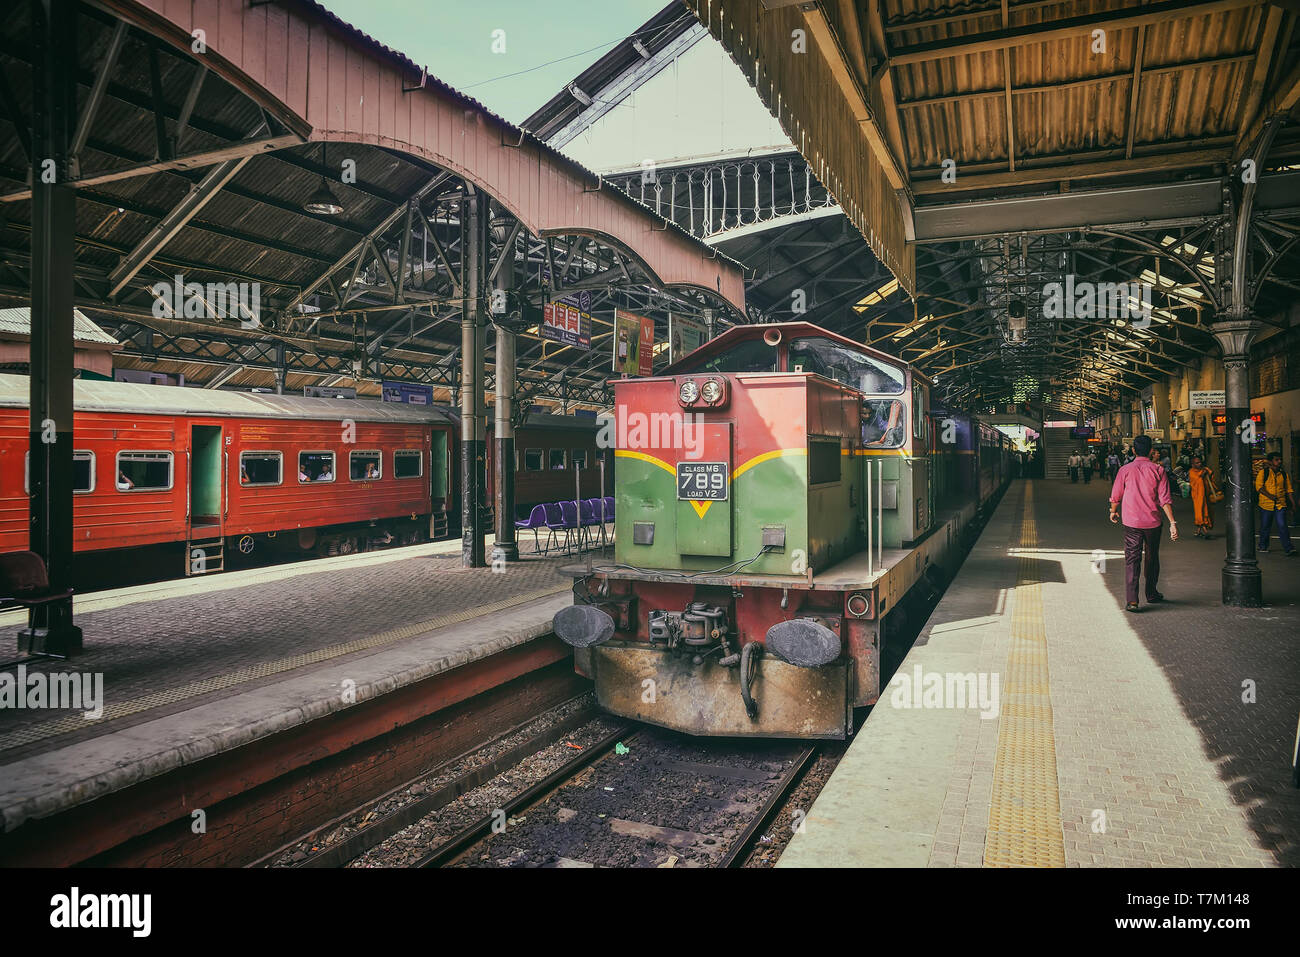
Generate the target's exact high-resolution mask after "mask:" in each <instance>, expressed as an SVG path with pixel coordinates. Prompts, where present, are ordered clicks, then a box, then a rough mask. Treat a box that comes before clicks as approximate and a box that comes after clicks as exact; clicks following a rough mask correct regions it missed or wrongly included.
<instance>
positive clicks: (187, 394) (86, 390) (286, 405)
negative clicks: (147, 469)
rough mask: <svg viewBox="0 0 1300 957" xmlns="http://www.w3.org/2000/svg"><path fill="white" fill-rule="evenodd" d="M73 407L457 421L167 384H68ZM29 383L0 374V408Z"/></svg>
mask: <svg viewBox="0 0 1300 957" xmlns="http://www.w3.org/2000/svg"><path fill="white" fill-rule="evenodd" d="M72 386H73V393H72V395H73V404H74V407H75V408H76V409H77V411H79V412H136V413H140V414H142V415H150V414H153V415H228V416H237V417H240V418H250V419H283V418H295V419H324V420H326V421H329V420H333V421H338V422H341V421H343V420H344V419H352V420H353V421H356V422H392V423H403V422H406V423H421V424H423V423H443V424H449V423H454V422H457V421H458V420H457V419H456V418H455V417H454V415H453V414H451V413H450V412H448V410H445V409H441V408H438V407H437V406H419V405H404V404H402V403H398V402H365V401H359V400H355V399H308V398H304V397H302V396H292V395H267V394H264V393H253V392H220V391H216V390H208V389H186V388H182V387H180V386H172V385H140V384H137V383H134V382H98V381H89V380H84V379H78V380H76V381H74V382H73V384H72ZM29 388H30V385H29V380H28V378H27V376H22V375H0V408H9V409H13V408H26V407H27V398H28V392H29Z"/></svg>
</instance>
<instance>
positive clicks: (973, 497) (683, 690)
mask: <svg viewBox="0 0 1300 957" xmlns="http://www.w3.org/2000/svg"><path fill="white" fill-rule="evenodd" d="M930 389H931V382H930V380H929V379H928V378H927V377H926V376H925V375H923V374H922V373H920V372H919V371H917V370H916V369H913V368H911V367H910V366H908V365H907V364H906V363H904V362H902V361H900V360H898V359H896V358H894V357H892V356H890V355H888V354H886V353H883V352H880V351H878V350H875V349H872V348H869V347H867V346H863V345H861V344H859V343H856V342H853V341H851V340H849V339H846V338H843V337H841V336H838V335H835V334H834V333H831V332H828V331H826V330H824V329H821V328H819V327H817V326H814V325H812V324H810V323H804V322H794V323H779V324H772V325H755V326H738V327H735V328H732V329H730V330H728V331H727V332H725V333H723V334H722V335H721V336H719V337H718V338H716V339H714V340H713V341H712V342H710V343H708V344H706V345H705V346H703V347H701V348H700V349H698V350H697V351H695V352H693V353H692V354H691V355H689V356H687V357H686V358H684V359H683V360H681V361H679V362H677V363H676V364H674V365H672V366H669V367H668V368H667V369H666V370H665V371H664V373H663V374H661V375H658V376H654V377H650V378H642V379H624V380H620V381H616V382H615V383H614V393H615V402H616V409H615V421H616V428H612V429H611V430H610V431H611V433H613V434H615V436H616V442H617V448H616V451H615V457H616V461H617V464H618V469H617V479H616V481H615V499H616V508H615V513H616V516H617V517H616V535H615V544H614V560H613V561H612V562H603V563H602V562H601V561H600V560H592V559H588V561H587V564H586V565H585V566H584V565H576V566H569V567H568V568H567V569H566V571H567V572H568V573H570V574H572V576H573V579H574V599H575V600H574V604H573V605H572V606H571V607H568V608H565V609H563V610H562V611H561V612H559V613H558V614H557V615H556V616H555V620H554V628H555V633H556V634H557V635H558V636H559V637H560V638H561V639H563V640H564V641H566V642H568V643H569V644H570V645H572V646H573V647H574V660H575V666H576V668H577V670H578V671H579V672H580V673H582V674H584V675H586V676H588V677H590V678H592V679H593V680H594V683H595V689H596V695H597V699H598V701H599V703H600V705H601V706H602V707H603V708H604V709H605V710H607V711H610V712H612V713H615V714H619V715H623V716H626V717H630V718H635V719H638V720H641V721H645V722H648V723H651V724H657V725H661V726H665V727H669V728H674V729H677V730H681V731H685V732H688V733H693V734H706V735H735V736H770V737H793V738H837V737H844V736H846V735H848V734H849V733H850V732H851V729H852V720H853V719H852V710H853V708H854V707H856V706H862V705H869V704H872V703H874V702H875V701H876V700H877V698H878V697H879V696H880V692H881V677H882V652H883V648H882V645H883V639H884V628H883V623H884V621H885V619H886V618H887V616H888V615H889V613H890V612H891V610H892V609H893V608H895V607H896V606H898V605H899V603H900V602H902V601H903V600H904V598H905V596H906V595H907V593H908V592H909V591H910V590H911V589H912V588H914V587H915V586H917V585H918V584H919V583H921V582H923V581H925V580H927V578H930V579H933V578H935V577H936V573H938V574H942V573H943V572H942V570H943V569H944V567H945V566H947V565H951V564H952V562H953V561H954V560H955V558H954V556H955V555H956V553H957V552H958V548H957V542H958V539H959V537H960V533H961V531H962V528H963V526H965V525H968V524H970V523H971V521H972V520H973V517H974V515H975V514H976V512H977V511H978V510H979V509H980V508H981V506H984V505H986V504H988V503H989V502H990V501H991V500H992V499H993V498H995V497H996V495H997V494H998V492H999V491H1000V490H1001V488H1002V487H1003V486H1004V485H1005V484H1006V481H1007V479H1008V478H1009V476H1010V472H1011V467H1010V458H1011V449H1010V443H1009V441H1008V440H1007V439H1006V437H1005V436H1003V435H1002V433H1000V432H998V431H997V430H996V429H992V428H990V427H989V426H987V425H985V424H984V423H981V422H979V420H978V419H976V418H973V417H971V416H966V415H955V414H950V413H948V412H946V411H944V412H937V413H936V414H932V413H931V410H930V408H929V402H930Z"/></svg>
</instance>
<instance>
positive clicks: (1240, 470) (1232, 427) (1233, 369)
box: [1210, 319, 1263, 608]
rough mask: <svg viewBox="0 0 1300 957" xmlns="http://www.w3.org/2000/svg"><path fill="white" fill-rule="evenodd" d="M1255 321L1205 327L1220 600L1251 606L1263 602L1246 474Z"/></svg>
mask: <svg viewBox="0 0 1300 957" xmlns="http://www.w3.org/2000/svg"><path fill="white" fill-rule="evenodd" d="M1259 328H1260V324H1259V323H1258V322H1253V321H1251V320H1249V319H1233V320H1228V321H1226V322H1216V323H1215V324H1214V325H1212V326H1211V327H1210V330H1211V331H1212V332H1213V333H1214V338H1215V339H1217V340H1218V341H1219V346H1220V347H1221V348H1222V349H1223V367H1224V371H1225V376H1224V381H1225V385H1224V391H1225V392H1226V396H1225V412H1226V415H1227V422H1226V424H1225V427H1224V433H1223V434H1224V444H1225V445H1226V446H1227V462H1226V466H1225V475H1226V477H1227V486H1226V488H1225V491H1226V493H1227V494H1226V496H1225V497H1226V501H1225V503H1224V504H1225V506H1226V509H1225V512H1226V515H1225V518H1226V520H1227V534H1226V535H1225V536H1224V538H1225V540H1226V541H1227V546H1228V555H1227V559H1226V561H1225V562H1224V564H1223V604H1225V605H1233V606H1237V607H1241V608H1255V607H1258V606H1259V605H1260V604H1261V603H1262V601H1263V587H1262V579H1261V576H1260V571H1259V563H1258V562H1257V561H1256V560H1255V483H1254V481H1253V479H1254V476H1253V474H1252V472H1251V455H1250V442H1249V441H1248V440H1249V429H1247V430H1246V432H1245V433H1243V426H1244V425H1245V423H1247V422H1249V421H1250V390H1249V384H1250V374H1249V361H1248V353H1249V351H1250V344H1251V342H1252V341H1253V340H1254V338H1255V335H1256V334H1257V333H1258V332H1259Z"/></svg>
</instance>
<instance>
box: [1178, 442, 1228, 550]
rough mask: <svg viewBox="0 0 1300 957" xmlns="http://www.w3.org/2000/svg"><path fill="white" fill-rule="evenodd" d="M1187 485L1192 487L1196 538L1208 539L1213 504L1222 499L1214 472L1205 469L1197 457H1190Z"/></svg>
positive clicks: (1200, 459) (1212, 520)
mask: <svg viewBox="0 0 1300 957" xmlns="http://www.w3.org/2000/svg"><path fill="white" fill-rule="evenodd" d="M1187 484H1188V485H1190V486H1191V487H1192V513H1193V515H1194V516H1195V518H1196V537H1197V538H1204V539H1209V538H1210V537H1211V536H1210V530H1211V529H1213V528H1214V509H1213V508H1212V506H1213V504H1214V503H1215V502H1217V501H1218V500H1219V499H1221V498H1223V493H1222V492H1220V491H1219V486H1218V485H1217V484H1216V483H1215V481H1214V472H1213V471H1212V470H1210V469H1208V468H1206V467H1205V462H1204V460H1203V459H1202V458H1201V457H1200V456H1199V455H1193V456H1192V465H1191V468H1189V469H1188V470H1187Z"/></svg>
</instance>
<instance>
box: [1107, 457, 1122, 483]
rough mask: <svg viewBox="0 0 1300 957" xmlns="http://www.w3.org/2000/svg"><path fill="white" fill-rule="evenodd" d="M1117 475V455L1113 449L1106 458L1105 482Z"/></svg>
mask: <svg viewBox="0 0 1300 957" xmlns="http://www.w3.org/2000/svg"><path fill="white" fill-rule="evenodd" d="M1118 474H1119V453H1118V452H1116V451H1115V450H1114V449H1111V450H1110V455H1108V456H1106V480H1107V481H1111V480H1113V479H1114V478H1115V476H1116V475H1118Z"/></svg>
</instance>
